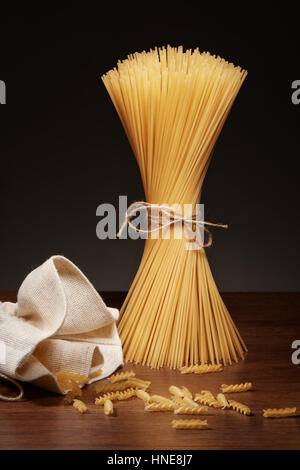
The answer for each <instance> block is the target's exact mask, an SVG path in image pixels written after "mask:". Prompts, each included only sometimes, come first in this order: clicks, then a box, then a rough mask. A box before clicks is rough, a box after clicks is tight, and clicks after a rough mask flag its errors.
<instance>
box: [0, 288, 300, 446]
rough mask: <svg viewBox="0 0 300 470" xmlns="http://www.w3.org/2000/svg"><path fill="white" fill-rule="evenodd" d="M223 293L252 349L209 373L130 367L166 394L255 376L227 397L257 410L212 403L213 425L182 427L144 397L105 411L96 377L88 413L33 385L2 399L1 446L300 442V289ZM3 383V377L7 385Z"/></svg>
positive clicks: (111, 299) (87, 395)
mask: <svg viewBox="0 0 300 470" xmlns="http://www.w3.org/2000/svg"><path fill="white" fill-rule="evenodd" d="M0 295H1V297H0V298H1V300H2V301H4V300H10V301H14V300H15V293H13V292H2V293H1V294H0ZM103 297H104V299H105V301H106V302H107V303H108V305H110V306H115V307H119V306H120V305H121V303H122V300H123V298H124V294H121V293H107V294H104V295H103ZM223 298H224V301H225V303H226V305H227V306H228V308H229V310H230V312H231V314H232V317H233V319H234V320H235V322H236V324H237V325H238V327H239V330H240V332H241V334H242V336H243V337H244V340H245V342H246V344H247V346H248V349H249V353H248V355H247V357H246V359H245V361H244V362H241V363H239V364H235V365H233V366H229V367H226V368H225V370H224V371H223V372H220V373H215V374H207V375H202V376H201V375H200V376H197V375H182V374H180V373H179V372H178V371H173V370H169V369H165V368H164V369H161V370H151V369H149V368H147V367H142V366H138V365H134V366H132V365H131V364H127V365H126V366H125V369H131V368H133V369H134V370H135V371H136V373H137V375H138V376H139V377H141V378H143V379H146V380H151V381H152V384H151V391H152V392H153V393H158V394H165V395H167V390H168V387H169V386H170V385H171V384H176V385H179V386H180V385H185V386H187V387H189V388H190V389H191V391H193V392H199V391H201V390H202V389H209V390H211V391H212V392H215V393H217V391H218V389H219V386H220V385H221V384H222V383H227V384H230V383H240V382H245V381H251V382H253V390H252V391H249V392H246V393H241V394H238V395H237V394H230V395H229V394H228V397H229V398H234V399H237V400H239V401H241V402H243V403H246V404H247V405H248V406H249V407H250V408H251V410H252V411H253V413H254V416H250V417H248V416H242V415H239V414H238V413H235V412H233V411H229V410H224V411H223V410H221V411H220V410H210V412H209V415H208V416H207V420H208V423H209V429H208V430H204V431H201V430H193V431H187V430H176V429H172V427H171V421H172V419H173V418H174V415H173V414H172V413H171V412H164V413H149V412H148V413H146V412H144V409H143V403H142V401H141V400H138V399H131V400H129V401H127V402H119V403H116V406H115V407H116V416H115V417H108V416H105V415H104V413H103V408H102V407H99V406H96V405H94V400H95V384H93V385H91V386H89V387H87V388H86V389H85V391H84V395H83V400H84V401H85V402H86V403H87V405H88V413H87V414H85V415H80V414H79V413H78V412H76V410H74V409H73V407H71V406H66V405H64V403H63V398H62V397H60V396H57V395H53V394H51V393H50V392H46V391H43V390H39V389H37V388H34V387H32V386H29V385H27V386H26V387H25V397H24V399H23V400H22V401H21V402H17V403H6V402H0V449H300V439H299V435H300V365H298V366H296V365H293V364H292V362H291V354H292V352H293V350H292V349H291V344H292V342H293V341H294V340H295V339H299V340H300V323H299V311H300V294H297V293H292V294H285V293H284V294H283V293H276V294H273V293H272V294H263V293H259V294H256V293H238V294H224V295H223ZM4 388H5V386H4V385H2V383H0V390H1V391H3V390H4ZM292 406H297V409H298V417H295V418H286V419H281V420H271V419H270V420H268V419H264V418H263V417H262V410H263V409H264V408H268V407H271V408H275V407H276V408H281V407H292ZM205 418H206V417H205Z"/></svg>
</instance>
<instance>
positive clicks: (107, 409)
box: [104, 400, 114, 416]
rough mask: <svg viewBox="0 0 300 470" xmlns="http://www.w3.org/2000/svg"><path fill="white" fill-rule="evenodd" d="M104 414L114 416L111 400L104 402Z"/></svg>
mask: <svg viewBox="0 0 300 470" xmlns="http://www.w3.org/2000/svg"><path fill="white" fill-rule="evenodd" d="M104 414H105V415H107V416H109V415H113V414H114V405H113V402H112V401H111V400H105V402H104Z"/></svg>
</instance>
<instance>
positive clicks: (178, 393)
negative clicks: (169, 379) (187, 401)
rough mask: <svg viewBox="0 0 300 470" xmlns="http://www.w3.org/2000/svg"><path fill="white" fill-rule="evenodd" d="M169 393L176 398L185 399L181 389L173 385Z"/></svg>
mask: <svg viewBox="0 0 300 470" xmlns="http://www.w3.org/2000/svg"><path fill="white" fill-rule="evenodd" d="M169 392H170V393H171V395H174V396H175V397H178V398H183V397H184V392H183V391H182V390H181V389H180V388H179V387H176V385H171V387H169Z"/></svg>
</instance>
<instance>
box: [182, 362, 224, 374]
mask: <svg viewBox="0 0 300 470" xmlns="http://www.w3.org/2000/svg"><path fill="white" fill-rule="evenodd" d="M179 370H180V372H181V373H182V374H210V373H212V372H221V371H222V370H223V367H222V364H200V365H198V364H196V365H194V366H185V367H181V368H180V369H179Z"/></svg>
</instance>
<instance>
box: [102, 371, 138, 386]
mask: <svg viewBox="0 0 300 470" xmlns="http://www.w3.org/2000/svg"><path fill="white" fill-rule="evenodd" d="M131 377H135V372H133V370H130V371H126V372H119V373H117V374H113V375H111V376H110V377H109V378H108V380H109V381H110V382H111V383H116V382H122V381H123V380H127V379H130V378H131Z"/></svg>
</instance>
